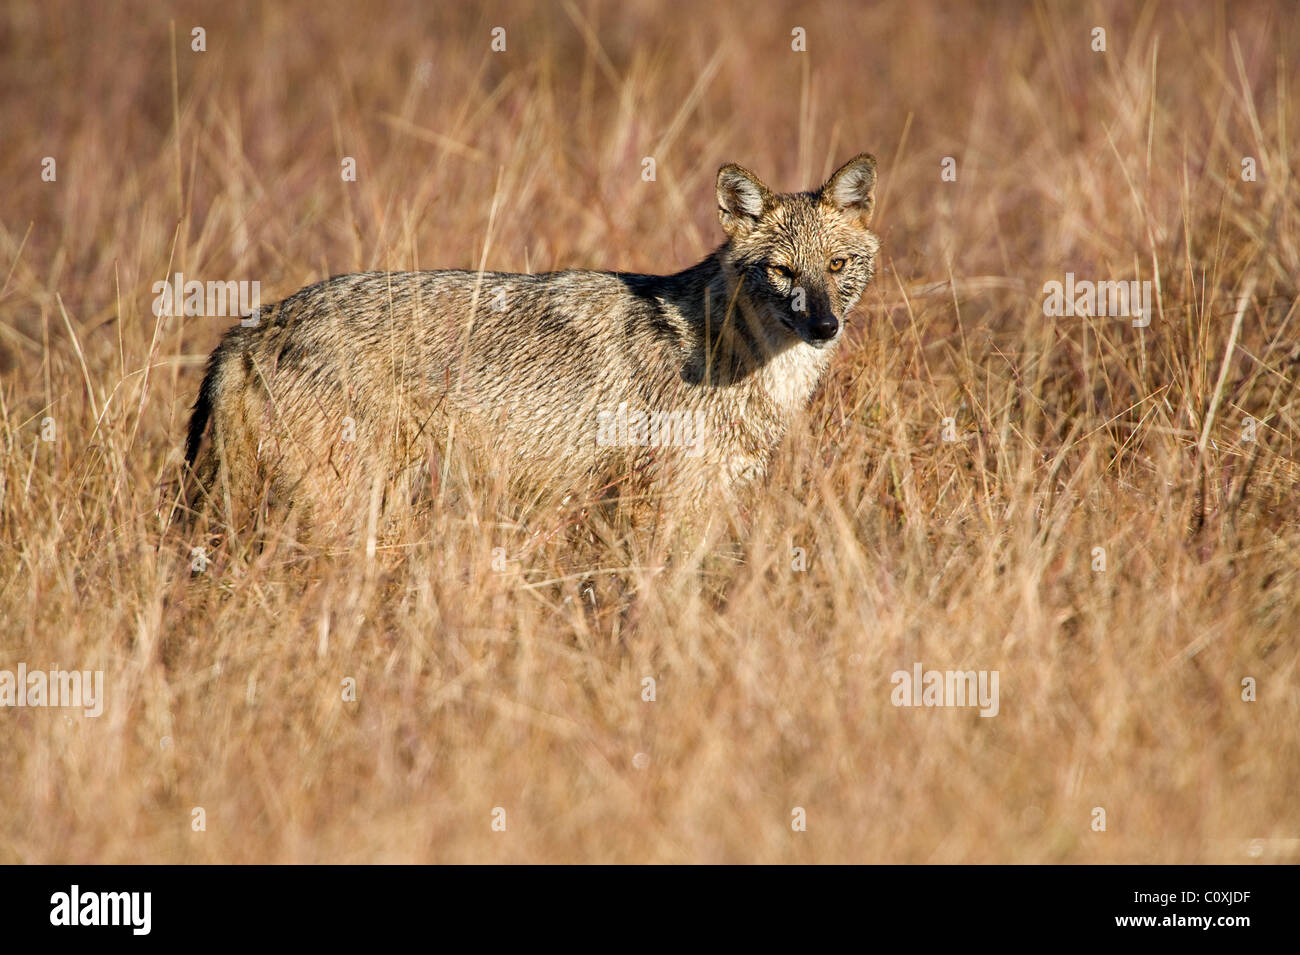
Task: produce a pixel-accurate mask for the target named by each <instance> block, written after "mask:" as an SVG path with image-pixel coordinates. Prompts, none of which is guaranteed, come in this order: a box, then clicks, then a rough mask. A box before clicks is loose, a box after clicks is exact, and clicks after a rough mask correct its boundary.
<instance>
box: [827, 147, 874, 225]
mask: <svg viewBox="0 0 1300 955" xmlns="http://www.w3.org/2000/svg"><path fill="white" fill-rule="evenodd" d="M822 201H823V202H828V203H830V204H831V205H832V206H833V207H834V208H836V209H839V210H840V211H841V212H846V213H848V214H849V215H853V216H857V218H858V219H859V220H860V221H861V223H862V224H863V225H864V226H865V225H867V224H868V223H870V222H871V214H872V213H873V212H875V211H876V159H875V157H874V156H870V155H868V154H867V153H859V154H858V155H856V156H854V157H853V158H852V159H850V160H849V161H848V162H846V163H845V164H844V165H843V166H840V168H839V169H837V170H835V175H833V176H831V177H830V178H829V179H827V180H826V185H824V186H822Z"/></svg>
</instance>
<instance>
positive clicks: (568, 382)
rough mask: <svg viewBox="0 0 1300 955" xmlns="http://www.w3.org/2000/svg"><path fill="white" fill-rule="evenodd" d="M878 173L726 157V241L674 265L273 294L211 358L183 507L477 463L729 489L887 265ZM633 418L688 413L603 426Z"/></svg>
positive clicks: (395, 278)
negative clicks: (756, 168) (734, 161)
mask: <svg viewBox="0 0 1300 955" xmlns="http://www.w3.org/2000/svg"><path fill="white" fill-rule="evenodd" d="M875 181H876V174H875V161H874V160H873V159H872V158H871V157H870V156H867V155H860V156H858V157H856V158H854V159H853V160H850V161H849V162H848V163H846V164H845V165H844V166H842V167H841V168H840V169H839V170H838V171H837V172H836V173H835V175H834V176H832V177H831V179H830V180H829V181H828V182H827V183H826V184H825V185H824V186H823V187H822V188H821V189H820V190H818V191H816V192H808V193H797V194H776V193H773V192H771V191H770V190H768V188H767V187H766V186H764V185H763V184H762V182H760V181H759V180H758V178H757V177H755V176H754V175H753V174H752V173H750V172H748V171H746V170H745V169H742V168H741V167H739V166H735V165H729V166H724V167H723V168H722V169H721V170H720V171H719V173H718V179H717V196H718V207H719V218H720V219H721V222H722V226H723V229H724V231H725V232H726V234H727V241H726V242H725V243H724V244H723V245H722V246H721V247H720V248H718V249H717V250H716V251H714V252H713V253H712V254H711V255H709V256H708V257H707V258H706V259H705V260H704V261H703V262H701V263H699V264H698V265H695V266H693V267H691V268H688V269H686V270H685V271H683V272H679V273H677V274H675V275H667V276H657V275H631V274H623V273H617V272H589V271H564V272H550V273H545V274H539V275H517V274H508V273H500V272H483V273H479V272H473V271H430V272H392V273H388V272H363V273H357V274H352V275H342V276H336V277H334V278H330V279H327V280H326V281H323V282H320V283H318V284H316V285H312V286H310V287H308V288H305V289H302V290H301V291H299V292H297V293H295V294H294V295H292V296H290V297H289V298H287V299H285V300H284V301H282V302H279V303H278V304H275V305H272V306H266V307H263V308H262V309H261V312H260V315H259V316H258V322H257V324H256V325H255V326H253V327H246V326H245V325H243V324H241V326H238V327H236V328H234V329H232V330H231V331H230V332H229V333H227V335H226V336H225V338H224V339H223V340H222V342H221V344H220V345H219V346H218V347H217V349H216V350H215V351H214V352H213V353H212V355H211V357H210V359H209V361H208V365H207V373H206V376H205V378H204V380H203V384H202V386H201V389H200V392H199V396H198V400H197V402H196V403H195V406H194V413H193V417H192V419H191V422H190V429H189V440H188V442H187V446H186V461H187V462H188V463H189V465H190V466H191V471H190V492H191V494H190V496H191V502H192V503H193V504H194V506H196V507H202V506H203V505H204V504H205V503H206V502H215V503H217V504H219V505H220V504H222V503H224V504H225V505H226V506H227V507H245V506H257V504H258V503H259V502H260V501H263V500H268V499H269V500H270V501H272V502H280V503H283V504H294V505H305V506H306V507H307V508H308V510H309V511H314V512H316V513H317V514H318V515H319V514H321V513H326V514H329V515H331V516H338V515H340V514H344V513H346V512H348V510H349V509H350V508H354V507H358V506H359V507H363V508H364V507H365V506H367V505H368V506H369V507H370V508H371V509H372V510H373V509H374V508H375V507H376V506H379V507H381V508H382V509H383V510H384V511H388V510H389V509H390V508H391V507H392V505H394V504H397V503H403V504H405V503H409V502H410V501H412V500H413V499H415V498H418V497H419V496H420V495H421V494H422V493H426V494H427V492H428V491H429V489H430V487H431V486H437V485H439V484H440V482H441V481H442V480H444V479H445V478H446V477H447V476H448V474H449V472H450V473H451V474H452V475H454V476H455V477H456V478H458V479H459V478H463V477H466V476H467V475H468V474H470V473H473V472H474V471H475V470H488V471H489V472H490V473H494V474H501V473H503V472H505V473H507V474H508V477H509V479H510V480H511V481H512V482H516V483H518V484H520V485H523V486H529V487H533V488H539V487H551V488H559V489H567V490H572V491H587V492H593V491H598V490H600V489H602V488H609V487H618V488H619V490H620V493H621V494H622V495H624V496H625V497H626V496H630V495H648V496H650V497H652V498H656V499H658V500H660V501H662V502H672V503H674V504H677V505H681V506H683V507H685V508H686V509H687V510H692V509H698V508H701V507H704V506H707V505H708V504H709V503H711V502H714V501H718V500H724V499H726V498H728V497H730V496H731V495H733V494H734V493H735V492H736V491H737V490H739V489H740V488H741V487H742V486H744V485H745V484H747V483H750V482H752V481H753V480H754V479H755V478H757V477H759V476H761V475H762V474H763V472H764V470H765V468H766V466H767V462H768V458H769V456H770V454H771V452H772V451H773V449H774V448H775V447H776V445H777V444H778V443H779V442H780V440H781V437H782V435H783V434H784V433H785V431H786V430H787V428H788V427H789V425H790V423H791V421H792V419H793V418H794V416H795V415H796V414H797V413H798V412H799V411H800V410H801V409H802V408H803V407H804V406H805V405H806V404H807V402H808V399H809V398H810V396H811V394H812V392H813V390H814V389H815V387H816V386H817V383H818V381H819V379H820V378H821V376H822V374H823V372H824V370H825V369H826V366H827V364H828V362H829V359H830V355H831V351H832V348H833V346H834V344H835V343H836V342H837V341H838V340H839V338H840V337H841V331H842V326H843V321H844V319H845V317H846V315H847V313H848V312H849V310H850V309H851V308H852V307H853V305H854V303H855V302H857V300H858V297H859V296H860V295H861V293H862V291H863V289H864V288H865V286H866V285H867V283H868V282H869V281H870V280H871V278H872V275H873V274H874V268H875V256H876V251H877V246H878V243H877V240H876V237H875V236H874V235H873V234H872V233H871V232H870V231H868V229H867V225H868V222H869V221H870V218H871V213H872V208H873V205H874V189H875ZM638 413H646V414H656V413H659V414H677V415H680V416H681V417H679V418H678V419H677V420H678V421H679V423H680V422H682V421H685V422H686V423H688V424H689V425H691V426H690V427H687V428H686V429H685V431H684V432H683V431H682V430H681V429H680V428H679V429H678V432H677V433H675V435H674V434H670V435H669V437H675V438H676V440H669V441H664V440H659V441H654V440H653V435H651V436H650V438H651V439H650V440H648V439H647V435H646V431H645V429H644V428H641V429H638V428H637V427H635V426H633V427H631V428H628V427H626V426H625V425H624V426H621V427H620V428H616V429H613V430H611V429H609V428H608V427H606V428H605V429H604V431H605V433H604V434H603V435H602V433H601V431H602V428H601V423H602V422H604V423H605V424H606V425H607V424H608V423H609V422H610V421H611V419H617V420H618V421H620V422H626V421H627V420H628V419H629V418H630V419H631V420H632V422H633V424H634V425H635V424H636V422H638V421H640V420H643V419H639V418H638V417H637V415H638ZM696 425H698V427H696ZM660 437H661V438H662V437H663V435H661V436H660ZM683 437H684V438H685V440H682V439H683ZM611 438H612V440H611Z"/></svg>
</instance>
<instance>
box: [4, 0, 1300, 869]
mask: <svg viewBox="0 0 1300 955" xmlns="http://www.w3.org/2000/svg"><path fill="white" fill-rule="evenodd" d="M195 27H202V28H203V29H204V30H205V31H206V46H207V49H206V51H205V52H194V51H193V50H192V49H191V30H192V29H193V28H195ZM496 27H503V28H504V29H505V31H506V32H505V38H506V50H505V51H504V52H493V51H492V50H491V42H492V30H493V29H494V28H496ZM796 27H800V28H803V30H804V31H806V37H807V39H806V52H795V51H794V50H792V49H791V41H792V30H794V29H795V28H796ZM1095 27H1102V28H1104V29H1105V31H1106V50H1105V52H1095V51H1094V50H1093V49H1092V44H1093V37H1092V33H1091V31H1092V30H1093V28H1095ZM0 54H2V55H0V128H2V129H3V130H4V143H5V148H4V149H3V150H0V174H2V175H3V182H4V183H5V188H4V190H3V191H2V192H0V276H2V277H3V278H2V280H0V281H2V284H0V454H2V455H3V457H2V459H0V462H2V463H0V495H2V497H0V668H8V669H10V670H13V669H16V667H17V665H18V663H19V662H26V663H27V664H28V666H29V667H31V668H38V667H40V668H45V667H52V666H62V667H65V668H74V667H75V668H89V669H99V668H102V669H103V670H104V671H105V684H106V692H107V700H106V703H105V711H104V714H103V716H101V717H99V718H98V719H87V718H83V717H81V716H80V715H72V716H69V714H68V712H66V711H60V710H57V709H44V710H42V709H6V710H0V739H3V745H0V786H2V787H3V791H4V793H5V798H4V799H3V800H0V861H10V862H16V861H26V862H290V861H296V862H315V861H419V862H431V861H480V860H481V861H530V862H542V861H565V862H574V861H617V862H635V861H654V862H669V861H671V862H706V861H707V862H738V861H744V862H748V861H755V862H760V861H761V862H776V861H782V862H832V861H834V862H845V861H863V862H1239V861H1240V862H1244V861H1249V860H1250V859H1252V858H1258V859H1261V860H1262V861H1284V860H1291V861H1294V860H1295V858H1296V852H1297V850H1296V848H1295V846H1296V845H1297V843H1295V842H1294V841H1291V842H1287V841H1285V840H1295V838H1296V837H1297V836H1300V807H1298V805H1297V802H1296V800H1295V798H1294V796H1295V793H1296V792H1297V791H1298V790H1300V684H1298V682H1297V660H1298V652H1297V641H1296V633H1297V624H1296V621H1297V620H1298V619H1300V588H1297V570H1298V569H1300V558H1298V557H1297V553H1300V549H1298V548H1297V544H1298V543H1300V540H1298V537H1300V534H1298V528H1297V524H1296V514H1297V507H1296V505H1297V467H1296V463H1297V461H1296V451H1297V449H1296V412H1297V403H1296V393H1295V383H1296V375H1297V364H1298V362H1300V349H1298V348H1297V345H1296V339H1297V336H1296V326H1297V304H1296V303H1297V290H1296V283H1297V275H1300V219H1298V218H1297V217H1298V215H1300V192H1298V191H1297V184H1296V175H1295V171H1294V166H1295V162H1296V154H1297V152H1298V151H1300V150H1297V132H1296V131H1297V130H1300V115H1298V114H1297V103H1298V102H1300V78H1298V76H1297V70H1296V65H1297V64H1296V60H1297V57H1298V55H1300V18H1297V17H1296V16H1295V7H1294V5H1292V4H1288V3H1276V4H1270V3H1240V4H1238V3H1232V4H1208V3H1207V4H1199V3H1198V4H1190V3H1189V4H1182V3H1156V2H1153V3H1146V4H1142V5H1136V4H1123V3H1115V4H1108V3H1084V4H1065V3H1038V4H1025V5H1012V4H997V5H992V4H941V3H935V2H907V3H873V4H870V5H867V4H861V5H857V4H836V3H825V4H817V3H783V2H771V3H764V2H759V3H721V4H711V5H698V6H695V7H688V6H685V5H679V4H674V3H669V2H632V3H620V4H615V3H606V2H588V0H577V2H570V3H560V4H553V5H546V4H541V5H538V4H531V3H493V4H485V5H479V4H446V5H442V4H439V5H428V4H416V3H411V4H375V5H365V6H363V5H358V4H347V5H345V4H324V5H314V4H306V3H301V4H265V5H263V4H254V3H221V4H217V3H194V4H188V3H174V4H163V5H156V4H146V3H134V2H133V3H125V4H115V5H96V4H89V3H75V2H61V0H55V2H46V3H33V2H15V3H9V4H6V5H5V7H4V9H3V12H0ZM862 150H867V151H871V152H873V153H874V154H875V155H876V156H877V158H878V160H879V163H880V176H881V180H880V182H881V185H880V191H879V193H878V207H877V215H876V222H875V225H876V231H877V232H878V233H879V235H880V236H881V239H882V244H883V245H882V254H881V261H880V263H879V265H880V270H879V276H878V280H877V283H876V285H875V286H874V287H873V288H872V289H871V290H869V291H868V294H867V295H866V296H865V297H864V300H863V302H862V304H861V305H860V306H859V308H858V310H857V312H856V314H855V315H854V317H853V319H852V320H851V322H850V327H849V329H848V332H847V340H846V341H845V343H844V344H843V345H842V346H841V349H840V351H839V353H838V355H837V357H836V360H835V362H834V365H833V369H832V373H831V374H830V375H829V377H828V379H827V381H826V382H825V385H824V387H823V388H822V389H821V390H820V391H819V393H818V395H817V397H816V398H815V400H814V402H813V405H812V407H811V409H810V411H809V414H808V416H807V419H806V422H805V423H804V424H803V425H801V426H800V427H798V428H796V429H795V431H794V433H793V434H792V435H791V436H790V438H789V440H787V442H786V443H785V445H784V446H783V448H782V449H781V451H780V452H779V454H778V457H777V463H776V466H775V467H774V469H773V473H772V475H771V477H770V479H769V481H768V482H767V484H766V485H765V487H764V488H763V489H762V490H761V491H760V493H759V494H758V495H757V496H756V497H755V499H754V500H753V501H752V502H751V503H750V504H749V505H748V506H746V507H745V508H742V509H740V510H739V511H737V512H736V513H734V514H727V515H722V516H723V517H724V518H725V520H724V524H725V527H724V529H723V530H722V531H721V532H720V533H719V534H717V535H716V536H715V538H714V539H713V540H711V541H710V545H709V546H708V547H706V548H703V549H701V550H700V551H699V552H697V553H696V554H695V555H694V556H693V557H691V558H690V559H679V560H675V561H672V562H670V563H669V564H667V565H662V564H655V563H653V562H652V561H649V560H647V555H646V554H645V553H644V551H643V548H642V545H641V543H640V542H639V541H638V539H637V538H636V535H634V534H630V535H626V536H624V537H622V538H620V539H617V540H615V541H612V542H609V541H606V542H604V543H602V544H596V543H594V542H592V541H591V540H590V539H587V538H584V537H583V536H582V535H580V534H579V535H576V536H575V535H574V534H571V533H557V531H558V530H560V529H561V528H556V527H549V526H546V525H545V524H538V523H536V522H534V523H530V524H524V523H520V522H516V521H512V520H510V519H508V517H506V516H503V515H504V514H505V511H504V510H503V505H502V504H501V502H499V501H497V500H496V499H495V498H494V497H493V495H492V493H491V490H492V486H493V484H492V481H491V479H490V477H489V476H484V486H483V491H484V493H483V495H482V496H481V497H480V498H479V499H477V500H475V501H472V502H469V503H467V504H466V505H465V506H464V507H460V508H457V509H456V510H455V511H448V512H447V513H441V514H438V515H436V517H435V518H434V519H433V521H432V523H431V524H429V525H427V526H419V527H410V528H407V529H406V530H407V531H408V533H407V535H406V539H405V541H404V542H403V543H402V544H401V545H400V546H394V547H390V548H388V549H385V550H383V551H381V552H380V553H379V554H378V555H376V556H375V557H374V558H373V559H368V558H367V557H366V555H365V554H364V553H320V552H312V551H310V550H309V549H307V548H302V547H297V546H295V544H294V542H293V541H292V540H286V541H285V542H284V543H283V545H282V546H274V547H270V548H268V549H266V550H264V551H261V552H255V551H251V550H248V551H243V552H220V553H217V554H216V555H214V560H215V562H214V563H213V565H212V566H211V567H210V568H209V569H208V570H207V571H206V572H205V573H204V574H201V575H197V576H193V577H192V576H191V574H190V570H189V565H188V553H187V551H188V544H189V543H191V542H187V541H176V540H174V539H171V538H170V537H169V536H168V535H167V534H165V533H164V523H165V515H166V512H167V504H168V503H169V501H170V499H171V498H170V496H169V495H170V494H171V493H172V490H173V488H172V485H171V483H170V482H173V481H174V480H175V478H176V475H177V469H178V464H179V459H180V452H181V446H182V443H183V428H184V423H185V421H186V417H187V414H188V408H189V405H190V404H191V403H192V401H193V398H194V394H195V391H196V389H197V387H198V381H199V375H200V371H201V363H202V361H203V359H204V358H205V357H206V354H207V352H208V351H209V350H210V349H211V348H212V347H213V345H215V343H216V340H217V338H218V336H219V334H220V332H221V331H222V330H223V328H224V327H225V326H227V325H229V324H230V320H228V319H227V320H222V319H208V318H191V319H188V320H184V319H168V320H164V321H158V320H156V319H155V318H154V316H153V314H152V311H151V304H152V301H153V298H154V293H153V291H152V285H153V283H154V282H156V281H159V280H162V279H164V278H166V277H167V276H169V275H171V274H173V273H174V272H177V271H181V272H183V273H184V274H185V275H186V277H187V278H198V279H200V280H209V279H212V280H221V281H226V280H235V281H240V280H257V281H260V282H261V287H262V296H263V301H265V302H271V301H274V300H276V299H278V298H280V297H283V296H284V295H287V294H289V293H291V292H293V291H295V290H296V289H298V288H299V287H301V286H303V285H305V284H308V283H310V282H313V281H316V280H318V279H320V278H323V277H325V276H326V275H329V274H335V273H342V272H348V271H354V270H357V269H366V268H391V269H406V268H448V267H478V266H479V264H480V263H483V264H485V265H486V266H487V267H489V268H494V269H503V270H517V271H541V270H545V269H550V268H563V267H591V268H607V269H619V270H625V271H646V272H671V271H676V270H679V269H681V268H685V267H686V266H688V265H690V264H693V263H694V262H695V261H697V260H699V259H700V258H702V257H703V255H704V254H705V253H706V252H707V251H709V250H710V249H711V248H713V247H714V246H715V245H716V244H718V243H719V242H720V241H721V232H720V229H719V228H718V226H717V221H716V213H715V200H714V195H713V178H714V175H715V173H716V170H717V168H718V166H720V165H721V164H723V163H725V162H730V161H735V162H740V163H743V164H744V165H746V166H748V167H749V168H751V169H753V170H754V171H755V172H757V173H758V174H759V175H760V176H762V177H763V178H764V179H765V181H767V182H768V183H769V184H770V185H771V186H773V187H774V188H778V189H783V190H797V189H804V188H810V187H815V186H816V185H818V184H819V183H820V182H821V181H822V180H823V179H824V177H825V176H826V175H827V174H828V173H829V172H830V171H832V170H833V169H834V168H835V166H837V165H838V164H839V162H841V161H843V160H844V159H845V158H847V157H848V156H850V155H852V154H854V153H856V152H858V151H862ZM47 156H50V157H54V158H55V160H56V163H57V167H56V168H57V180H56V181H55V182H44V181H42V179H41V169H42V166H41V163H42V159H43V158H44V157H47ZM349 156H350V157H354V158H355V159H356V163H357V172H358V178H357V181H356V182H344V181H342V179H341V177H340V163H341V161H342V159H343V157H349ZM645 157H653V158H654V159H655V163H656V173H657V178H656V180H655V181H654V182H643V181H642V178H641V171H642V160H643V158H645ZM945 157H953V158H954V159H955V161H956V170H957V179H956V181H955V182H946V181H943V180H942V179H941V176H940V173H941V163H942V161H943V159H944V158H945ZM1246 157H1249V158H1252V159H1253V160H1254V161H1255V163H1256V166H1257V170H1258V175H1257V181H1254V182H1245V181H1243V180H1242V176H1241V172H1242V160H1243V158H1246ZM1066 272H1074V273H1075V274H1076V276H1077V277H1078V278H1081V279H1082V278H1088V279H1094V280H1130V279H1139V280H1148V281H1152V282H1153V283H1154V284H1155V288H1156V295H1157V302H1156V310H1155V314H1154V315H1153V318H1152V321H1151V324H1150V326H1149V327H1147V328H1144V329H1143V328H1135V327H1133V326H1132V324H1131V322H1130V321H1128V320H1127V319H1114V318H1096V317H1088V316H1082V317H1073V318H1047V317H1045V316H1044V314H1043V307H1042V304H1043V295H1042V292H1041V289H1042V286H1043V283H1044V282H1045V281H1048V280H1057V281H1062V280H1064V276H1065V273H1066ZM1234 327H1236V331H1235V333H1234ZM948 417H951V418H953V419H954V425H955V427H956V429H957V431H958V433H959V437H960V440H958V441H956V442H945V441H944V440H942V422H943V419H944V418H948ZM1247 417H1250V418H1252V419H1253V420H1255V421H1257V422H1258V423H1259V424H1258V430H1257V437H1258V440H1256V441H1253V442H1252V441H1249V440H1245V439H1244V437H1243V435H1244V428H1243V421H1244V419H1246V418H1247ZM46 418H51V419H52V420H53V422H54V425H55V432H54V440H52V441H45V440H43V439H42V435H41V429H42V422H43V420H44V419H46ZM1097 547H1102V548H1104V549H1105V553H1106V569H1105V571H1104V572H1097V571H1094V570H1093V564H1094V560H1095V557H1094V548H1097ZM494 548H504V550H503V551H500V552H497V555H498V556H499V555H500V554H504V556H505V559H506V564H505V566H506V570H505V571H504V572H502V571H500V570H498V569H497V567H494V565H493V561H494ZM794 548H802V549H803V552H804V553H805V554H806V564H807V569H806V571H798V570H795V569H793V564H794V563H795V561H794V557H793V554H794ZM497 566H498V567H499V566H500V564H499V561H498V565H497ZM915 661H921V662H922V663H923V664H924V665H925V666H926V667H927V668H939V669H946V668H962V669H996V670H998V671H999V672H1000V675H1001V710H1000V713H999V715H998V716H997V717H995V718H992V719H981V718H980V717H978V715H977V714H976V712H975V711H974V710H957V709H951V710H945V709H897V708H895V707H893V706H892V705H891V704H890V690H891V689H892V687H891V685H890V682H889V677H890V674H891V673H892V672H893V671H895V670H899V669H910V667H911V665H912V663H913V662H915ZM646 677H651V678H653V679H654V680H655V681H656V699H655V701H654V702H645V701H643V699H642V685H643V684H642V681H643V680H644V679H645V678H646ZM1247 677H1250V678H1253V679H1254V680H1255V681H1257V693H1258V700H1257V701H1256V702H1244V701H1243V700H1242V698H1241V694H1242V685H1241V683H1242V680H1243V679H1244V678H1247ZM346 678H352V679H355V680H356V683H357V699H356V701H355V702H345V701H344V700H342V699H341V692H340V687H341V683H342V681H343V680H344V679H346ZM637 754H642V756H641V758H640V759H637ZM634 760H635V761H636V762H635V763H634ZM195 807H202V808H203V809H204V810H205V813H206V830H204V831H201V832H196V831H194V830H193V829H192V826H191V820H192V810H193V809H194V808H195ZM494 807H502V808H504V809H505V810H506V814H507V827H506V831H505V832H494V831H492V829H491V822H492V815H491V814H492V810H493V809H494ZM794 807H803V808H804V809H805V810H806V812H807V818H808V826H807V831H806V832H795V831H792V828H791V812H792V809H793V808H794ZM1094 807H1102V808H1104V809H1105V811H1106V814H1107V830H1106V831H1105V832H1096V831H1093V829H1092V828H1091V823H1092V821H1093V813H1092V811H1093V809H1094ZM1250 840H1266V841H1264V842H1257V843H1255V848H1254V849H1253V850H1250V851H1248V846H1249V842H1250ZM1269 840H1271V841H1269ZM1251 852H1253V855H1252V854H1251Z"/></svg>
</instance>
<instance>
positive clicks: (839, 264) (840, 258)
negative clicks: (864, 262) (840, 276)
mask: <svg viewBox="0 0 1300 955" xmlns="http://www.w3.org/2000/svg"><path fill="white" fill-rule="evenodd" d="M848 264H849V258H848V256H846V255H837V256H835V258H833V259H831V262H830V265H829V266H828V268H829V269H830V270H831V271H832V272H838V271H839V270H840V269H842V268H844V266H846V265H848Z"/></svg>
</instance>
